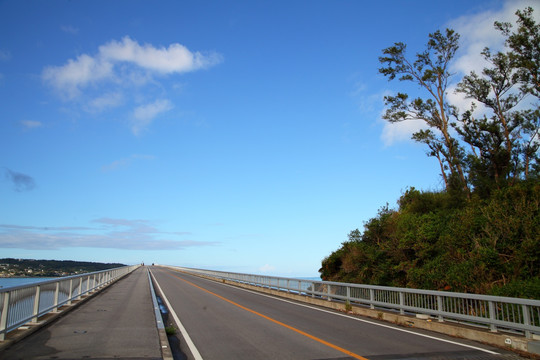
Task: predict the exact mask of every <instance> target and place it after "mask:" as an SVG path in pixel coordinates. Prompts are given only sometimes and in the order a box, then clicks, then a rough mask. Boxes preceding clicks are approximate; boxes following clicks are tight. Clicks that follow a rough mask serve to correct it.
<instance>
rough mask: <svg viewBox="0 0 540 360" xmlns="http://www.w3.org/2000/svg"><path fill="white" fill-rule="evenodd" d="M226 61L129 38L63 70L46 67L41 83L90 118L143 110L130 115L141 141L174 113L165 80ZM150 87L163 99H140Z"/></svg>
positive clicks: (178, 46)
mask: <svg viewBox="0 0 540 360" xmlns="http://www.w3.org/2000/svg"><path fill="white" fill-rule="evenodd" d="M68 29H69V28H66V29H64V30H65V31H66V30H68ZM221 61H222V56H221V55H220V54H218V53H215V52H210V53H205V54H203V53H201V52H198V51H191V50H189V49H188V48H187V47H185V46H183V45H181V44H179V43H173V44H170V45H168V46H167V47H165V46H154V45H152V44H140V43H138V42H137V41H135V40H133V39H131V38H130V37H129V36H126V37H124V38H122V39H121V40H119V41H118V40H111V41H109V42H107V43H105V44H103V45H101V46H99V47H98V49H97V52H96V53H94V54H88V53H83V54H80V55H79V56H77V57H75V58H72V59H68V60H67V62H66V63H65V64H63V65H59V66H55V65H52V66H47V67H45V68H44V69H43V71H42V74H41V77H42V79H43V81H44V83H45V84H47V85H48V86H50V87H52V88H53V89H54V90H56V92H57V93H58V94H59V95H60V97H61V98H62V99H63V100H64V101H67V102H70V103H72V104H73V106H81V108H82V110H84V111H87V112H89V113H101V112H103V111H107V110H110V109H113V108H119V107H121V106H132V104H139V105H138V106H137V107H136V108H133V107H132V108H131V109H130V110H126V115H127V116H128V117H129V118H130V128H131V131H132V132H133V134H135V135H140V134H141V133H142V131H143V130H144V129H146V128H147V127H148V126H149V125H150V124H152V122H153V121H154V120H155V119H157V118H158V117H159V116H160V115H162V114H163V113H165V112H166V111H169V110H170V109H172V108H173V105H172V103H171V101H170V100H168V99H166V97H167V95H166V93H167V86H165V85H164V84H163V83H162V80H163V79H165V78H167V77H170V76H174V75H179V74H183V73H187V72H193V71H196V70H200V69H206V68H209V67H211V66H214V65H216V64H218V63H220V62H221ZM147 87H152V89H151V90H155V89H159V91H160V93H161V96H160V97H159V98H158V99H156V98H155V96H154V98H153V99H151V98H150V99H149V98H148V97H146V96H144V95H141V94H144V93H153V91H141V90H143V89H146V88H147ZM140 104H142V105H140ZM121 110H123V109H121Z"/></svg>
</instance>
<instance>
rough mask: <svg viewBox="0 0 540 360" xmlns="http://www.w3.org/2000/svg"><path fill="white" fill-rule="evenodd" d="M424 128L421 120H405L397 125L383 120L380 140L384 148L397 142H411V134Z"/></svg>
mask: <svg viewBox="0 0 540 360" xmlns="http://www.w3.org/2000/svg"><path fill="white" fill-rule="evenodd" d="M425 128H426V125H425V123H424V121H423V120H406V121H401V122H398V123H390V122H388V121H386V120H385V121H384V127H383V132H382V134H381V139H382V141H383V143H384V145H385V146H390V145H393V144H395V143H397V142H401V141H409V140H411V136H412V134H414V133H415V132H417V131H419V130H421V129H425Z"/></svg>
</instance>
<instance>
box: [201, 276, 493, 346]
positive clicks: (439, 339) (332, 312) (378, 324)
mask: <svg viewBox="0 0 540 360" xmlns="http://www.w3.org/2000/svg"><path fill="white" fill-rule="evenodd" d="M208 281H212V280H208ZM218 284H219V283H218ZM223 285H227V286H230V287H233V288H235V289H239V290H243V291H247V292H250V293H252V294H255V295H260V296H265V297H268V298H271V299H274V300H279V301H283V302H286V303H289V304H293V305H298V306H303V307H306V308H308V309H312V310H317V311H321V312H325V313H328V314H332V315H336V316H342V317H345V318H348V319H351V320H356V321H360V322H364V323H367V324H371V325H377V326H382V327H384V328H387V329H392V330H396V331H401V332H405V333H408V334H413V335H417V336H422V337H425V338H428V339H433V340H438V341H442V342H446V343H449V344H454V345H459V346H463V347H467V348H470V349H474V350H479V351H483V352H486V353H489V354H493V355H500V353H498V352H494V351H491V350H487V349H482V348H480V347H477V346H472V345H467V344H462V343H459V342H456V341H452V340H446V339H441V338H438V337H435V336H431V335H426V334H420V333H417V332H414V331H411V330H406V329H402V328H398V327H393V326H390V325H385V324H380V323H376V322H374V321H369V320H364V319H360V318H357V317H354V316H349V315H345V314H340V313H338V312H335V311H330V310H325V309H320V308H317V307H314V306H309V305H305V304H300V303H297V302H294V301H289V300H285V299H281V298H278V297H275V296H272V295H267V294H262V293H259V292H257V291H253V290H248V289H243V288H241V287H236V286H233V285H229V284H223Z"/></svg>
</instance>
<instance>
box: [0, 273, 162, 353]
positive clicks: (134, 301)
mask: <svg viewBox="0 0 540 360" xmlns="http://www.w3.org/2000/svg"><path fill="white" fill-rule="evenodd" d="M153 308H154V307H153V305H152V299H151V296H150V287H149V283H148V275H147V272H146V269H145V268H144V267H141V268H139V269H137V270H136V271H135V272H133V273H132V274H130V275H128V276H127V277H125V278H124V279H121V280H120V281H118V282H117V283H116V284H114V285H113V286H111V287H109V288H107V289H105V290H103V291H102V292H101V293H100V294H98V295H96V296H95V297H94V298H93V299H90V300H89V301H88V302H87V303H86V304H84V305H83V306H81V307H79V308H78V309H76V310H74V311H71V312H69V313H68V314H66V315H65V316H63V317H61V318H60V319H58V320H57V321H55V322H54V323H52V324H51V325H49V326H46V327H44V328H43V329H40V330H39V331H38V332H36V333H35V334H33V335H32V336H29V337H28V338H26V339H24V340H22V341H20V342H18V343H16V344H14V345H13V346H11V347H10V348H8V349H6V350H4V351H3V352H2V354H1V355H0V358H2V359H6V360H7V359H10V360H11V359H51V358H54V359H74V358H75V359H77V358H78V359H82V358H93V359H96V358H99V359H113V358H114V359H118V358H129V359H161V349H160V348H161V345H160V342H159V335H158V330H157V327H156V320H155V316H154V311H153Z"/></svg>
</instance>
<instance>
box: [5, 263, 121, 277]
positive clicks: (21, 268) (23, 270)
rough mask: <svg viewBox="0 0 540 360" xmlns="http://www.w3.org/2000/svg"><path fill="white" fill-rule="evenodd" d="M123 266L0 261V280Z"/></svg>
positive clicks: (79, 272)
mask: <svg viewBox="0 0 540 360" xmlns="http://www.w3.org/2000/svg"><path fill="white" fill-rule="evenodd" d="M121 266H125V265H124V264H118V263H95V262H86V261H71V260H33V259H11V258H5V259H0V278H7V277H59V276H69V275H76V274H84V273H88V272H94V271H100V270H107V269H112V268H117V267H121Z"/></svg>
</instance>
